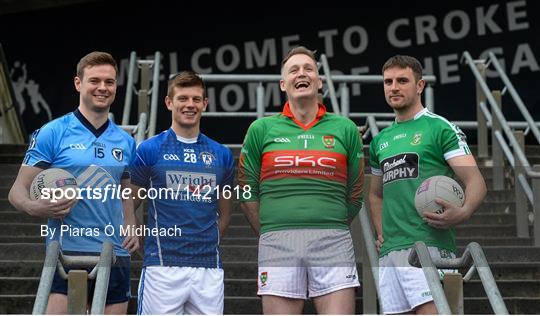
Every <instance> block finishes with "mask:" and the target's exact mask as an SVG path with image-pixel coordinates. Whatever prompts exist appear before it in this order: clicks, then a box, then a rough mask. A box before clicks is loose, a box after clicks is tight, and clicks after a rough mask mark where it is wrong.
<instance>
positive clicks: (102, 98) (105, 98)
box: [94, 95, 109, 101]
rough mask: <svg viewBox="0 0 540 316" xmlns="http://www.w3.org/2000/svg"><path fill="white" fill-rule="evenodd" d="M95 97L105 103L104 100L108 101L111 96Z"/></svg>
mask: <svg viewBox="0 0 540 316" xmlns="http://www.w3.org/2000/svg"><path fill="white" fill-rule="evenodd" d="M94 97H95V98H96V99H98V100H101V101H104V100H107V98H108V97H109V96H107V95H95V96H94Z"/></svg>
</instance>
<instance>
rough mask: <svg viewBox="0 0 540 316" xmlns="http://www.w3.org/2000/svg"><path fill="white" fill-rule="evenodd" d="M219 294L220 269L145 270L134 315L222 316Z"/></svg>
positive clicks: (221, 275) (150, 267)
mask: <svg viewBox="0 0 540 316" xmlns="http://www.w3.org/2000/svg"><path fill="white" fill-rule="evenodd" d="M223 291H224V287H223V269H209V268H191V267H162V266H149V267H145V268H143V270H142V272H141V280H140V282H139V297H138V308H137V314H138V315H153V314H177V315H182V314H189V315H193V314H199V315H200V314H214V315H216V314H223V295H224V294H223Z"/></svg>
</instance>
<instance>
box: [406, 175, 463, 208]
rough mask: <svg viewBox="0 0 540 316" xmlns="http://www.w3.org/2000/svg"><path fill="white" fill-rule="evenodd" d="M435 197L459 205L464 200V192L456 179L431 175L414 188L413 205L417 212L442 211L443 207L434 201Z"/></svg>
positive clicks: (461, 204)
mask: <svg viewBox="0 0 540 316" xmlns="http://www.w3.org/2000/svg"><path fill="white" fill-rule="evenodd" d="M435 199H441V200H444V201H446V202H448V203H450V204H452V205H455V206H459V207H461V206H463V203H464V202H465V193H463V189H462V188H461V186H460V185H459V183H457V182H456V180H454V179H452V178H449V177H446V176H433V177H431V178H428V179H426V180H424V182H422V184H420V186H418V189H416V194H415V196H414V206H415V207H416V211H417V212H418V214H419V215H420V216H423V215H422V213H424V212H435V213H438V214H440V213H442V212H444V208H443V207H442V206H440V205H439V204H437V203H435Z"/></svg>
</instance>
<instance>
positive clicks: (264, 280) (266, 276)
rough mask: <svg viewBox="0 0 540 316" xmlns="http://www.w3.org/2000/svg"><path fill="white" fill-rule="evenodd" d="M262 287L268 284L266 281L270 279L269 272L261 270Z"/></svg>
mask: <svg viewBox="0 0 540 316" xmlns="http://www.w3.org/2000/svg"><path fill="white" fill-rule="evenodd" d="M260 279H261V287H263V286H265V285H266V281H268V272H261V276H260Z"/></svg>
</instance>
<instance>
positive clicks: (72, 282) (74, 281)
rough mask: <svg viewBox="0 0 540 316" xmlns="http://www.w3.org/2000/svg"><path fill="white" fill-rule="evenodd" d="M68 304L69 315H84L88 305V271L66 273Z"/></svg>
mask: <svg viewBox="0 0 540 316" xmlns="http://www.w3.org/2000/svg"><path fill="white" fill-rule="evenodd" d="M67 282H68V294H67V299H68V304H67V313H68V314H69V315H86V314H87V312H86V306H87V304H88V271H86V270H79V269H77V270H70V271H69V272H68V278H67Z"/></svg>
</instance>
